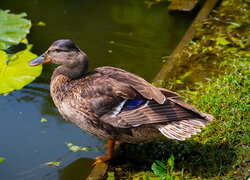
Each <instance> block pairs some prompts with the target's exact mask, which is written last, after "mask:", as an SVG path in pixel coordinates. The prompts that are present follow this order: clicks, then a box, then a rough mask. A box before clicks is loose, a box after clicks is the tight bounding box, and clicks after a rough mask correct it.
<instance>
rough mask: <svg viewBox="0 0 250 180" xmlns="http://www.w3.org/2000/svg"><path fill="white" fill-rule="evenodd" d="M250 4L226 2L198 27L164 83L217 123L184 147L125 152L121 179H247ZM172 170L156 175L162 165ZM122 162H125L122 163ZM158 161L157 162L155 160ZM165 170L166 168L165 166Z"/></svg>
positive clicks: (167, 143) (164, 143) (161, 145)
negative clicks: (177, 67)
mask: <svg viewBox="0 0 250 180" xmlns="http://www.w3.org/2000/svg"><path fill="white" fill-rule="evenodd" d="M247 7H249V2H248V1H246V0H238V1H236V0H235V1H234V0H224V1H223V2H222V4H221V5H220V7H219V8H218V9H217V10H214V11H213V13H212V14H211V15H210V17H209V18H208V19H207V20H206V21H205V22H204V23H203V24H201V25H200V28H199V30H198V32H197V35H196V37H195V38H194V39H193V40H192V41H191V42H190V45H189V46H188V47H187V48H186V49H185V50H184V51H183V53H182V54H180V55H179V56H177V57H176V58H181V59H184V64H182V65H180V69H176V72H173V77H170V78H169V79H167V80H165V81H164V82H163V83H162V84H163V85H164V87H166V88H168V89H173V90H177V91H178V93H179V94H181V96H182V98H183V99H184V100H185V101H186V102H188V103H189V104H191V105H192V106H194V107H195V108H197V109H199V110H200V111H202V112H206V113H209V114H212V115H213V116H214V117H215V120H214V121H213V122H212V123H211V124H210V125H208V126H207V127H205V128H204V129H202V132H201V133H199V134H198V135H197V136H192V137H191V138H190V139H187V140H186V141H184V142H180V141H175V140H168V139H165V140H159V141H154V142H147V143H143V144H139V145H126V146H124V147H123V148H122V151H124V152H125V153H122V155H121V156H120V157H119V155H118V158H120V159H119V162H118V161H117V164H115V163H114V166H113V167H112V168H111V170H110V171H114V172H115V175H116V177H118V179H122V178H123V179H134V180H140V179H142V180H144V179H145V180H146V179H160V177H162V179H164V178H163V177H167V176H164V173H165V174H169V172H170V171H171V178H172V179H248V178H249V174H248V169H249V165H248V164H249V162H248V161H249V142H250V138H249V134H250V132H249V131H250V130H249V129H250V128H249V100H250V98H249V74H250V73H249V67H250V66H249V65H250V63H249V59H250V53H249V49H250V43H249V42H250V41H249V31H250V28H249V13H250V10H249V8H247ZM171 154H173V157H174V166H173V167H174V168H172V169H164V168H163V170H161V169H159V168H158V170H159V171H156V170H157V168H156V166H155V165H156V164H155V165H154V168H153V169H151V167H152V165H153V164H154V163H155V162H157V164H158V166H161V167H163V165H162V164H161V163H159V162H162V163H164V164H165V165H167V164H168V163H167V162H168V159H169V158H170V155H171ZM121 157H122V159H123V161H122V160H121ZM156 160H157V161H156ZM166 167H167V166H166Z"/></svg>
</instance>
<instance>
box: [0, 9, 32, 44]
mask: <svg viewBox="0 0 250 180" xmlns="http://www.w3.org/2000/svg"><path fill="white" fill-rule="evenodd" d="M26 16H27V15H26V13H21V14H10V13H9V10H6V11H4V10H0V49H7V48H8V47H9V46H10V45H16V44H18V43H19V42H20V41H21V40H22V39H23V38H24V37H25V36H26V35H27V34H28V33H29V30H30V27H31V21H30V20H27V19H25V18H24V17H26Z"/></svg>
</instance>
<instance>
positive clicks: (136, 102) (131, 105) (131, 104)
mask: <svg viewBox="0 0 250 180" xmlns="http://www.w3.org/2000/svg"><path fill="white" fill-rule="evenodd" d="M144 103H146V100H143V99H138V98H134V99H129V100H127V102H126V103H125V104H124V106H123V109H122V110H132V109H136V108H138V107H140V106H141V105H142V104H144Z"/></svg>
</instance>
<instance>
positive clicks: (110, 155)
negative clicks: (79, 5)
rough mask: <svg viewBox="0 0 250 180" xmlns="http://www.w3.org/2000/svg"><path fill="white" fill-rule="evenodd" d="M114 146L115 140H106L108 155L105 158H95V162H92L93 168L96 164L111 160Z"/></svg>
mask: <svg viewBox="0 0 250 180" xmlns="http://www.w3.org/2000/svg"><path fill="white" fill-rule="evenodd" d="M114 146H115V140H113V139H112V140H108V153H107V156H100V157H96V158H95V159H96V161H95V162H94V164H93V166H94V165H96V164H97V163H102V162H107V161H109V160H110V159H112V157H113V155H114Z"/></svg>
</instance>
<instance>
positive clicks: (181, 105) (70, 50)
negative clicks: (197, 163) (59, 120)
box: [29, 39, 213, 163]
mask: <svg viewBox="0 0 250 180" xmlns="http://www.w3.org/2000/svg"><path fill="white" fill-rule="evenodd" d="M48 62H52V63H55V64H60V66H59V67H57V68H56V69H55V70H54V72H53V75H52V78H51V83H50V93H51V96H52V99H53V101H54V103H55V105H56V107H57V108H58V110H59V112H60V113H61V115H62V116H63V117H64V119H66V120H67V121H69V122H72V123H75V124H76V125H77V126H79V127H80V128H81V129H82V130H84V131H86V132H88V133H90V134H92V135H94V136H97V137H99V138H103V139H107V140H108V144H109V149H108V154H107V156H104V157H100V158H97V161H96V163H99V162H105V161H108V160H110V159H111V158H112V156H113V149H114V143H115V141H121V142H128V143H140V142H143V141H146V140H153V139H158V138H161V137H167V138H170V139H177V140H185V139H186V138H189V137H190V136H191V135H195V134H196V133H197V132H200V129H201V128H202V127H204V126H205V125H207V124H208V123H209V122H210V121H212V120H213V117H212V116H211V115H209V114H205V113H202V112H199V111H198V110H196V109H195V108H193V107H191V106H190V105H188V104H187V103H185V102H184V101H182V100H180V99H179V96H178V94H177V93H175V92H172V91H170V90H167V89H164V88H157V87H155V86H153V85H152V84H150V83H148V82H147V81H145V80H144V79H143V78H141V77H139V76H137V75H135V74H133V73H130V72H127V71H125V70H122V69H119V68H115V67H109V66H105V67H99V68H96V69H94V70H92V71H90V72H87V70H88V63H89V60H88V57H87V55H86V54H85V53H84V52H82V51H81V50H80V49H79V48H78V46H77V45H76V44H75V43H74V42H73V41H72V40H66V39H65V40H64V39H63V40H57V41H55V42H54V43H53V44H52V45H51V46H50V47H49V49H48V50H47V51H46V52H45V53H44V54H42V55H41V56H39V57H37V58H36V59H34V60H32V61H30V62H29V65H30V66H37V65H39V64H44V63H48Z"/></svg>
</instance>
